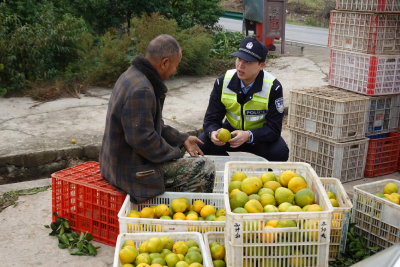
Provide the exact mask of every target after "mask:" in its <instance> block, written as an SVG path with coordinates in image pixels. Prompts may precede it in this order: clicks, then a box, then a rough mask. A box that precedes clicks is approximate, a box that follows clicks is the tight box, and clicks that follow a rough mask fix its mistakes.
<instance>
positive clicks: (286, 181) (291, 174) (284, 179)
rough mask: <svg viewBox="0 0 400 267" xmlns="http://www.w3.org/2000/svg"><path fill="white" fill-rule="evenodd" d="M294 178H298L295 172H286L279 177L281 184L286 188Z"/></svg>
mask: <svg viewBox="0 0 400 267" xmlns="http://www.w3.org/2000/svg"><path fill="white" fill-rule="evenodd" d="M294 177H296V173H294V172H293V171H284V172H282V173H281V175H279V183H280V184H281V185H282V186H284V187H288V184H289V181H290V180H291V179H292V178H294Z"/></svg>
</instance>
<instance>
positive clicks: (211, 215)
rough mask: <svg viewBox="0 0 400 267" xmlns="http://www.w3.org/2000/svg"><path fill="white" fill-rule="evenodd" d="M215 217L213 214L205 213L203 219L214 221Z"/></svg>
mask: <svg viewBox="0 0 400 267" xmlns="http://www.w3.org/2000/svg"><path fill="white" fill-rule="evenodd" d="M216 218H217V216H215V215H214V214H210V215H207V217H205V218H204V219H205V220H206V221H215V219H216Z"/></svg>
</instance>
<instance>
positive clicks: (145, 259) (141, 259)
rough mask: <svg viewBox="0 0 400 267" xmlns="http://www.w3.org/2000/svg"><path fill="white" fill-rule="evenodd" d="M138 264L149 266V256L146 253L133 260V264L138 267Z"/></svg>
mask: <svg viewBox="0 0 400 267" xmlns="http://www.w3.org/2000/svg"><path fill="white" fill-rule="evenodd" d="M140 263H146V264H151V258H150V255H149V254H147V253H140V254H139V255H138V256H137V257H136V260H135V264H136V265H139V264H140Z"/></svg>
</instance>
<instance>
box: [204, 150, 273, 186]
mask: <svg viewBox="0 0 400 267" xmlns="http://www.w3.org/2000/svg"><path fill="white" fill-rule="evenodd" d="M205 157H207V158H209V159H211V160H212V161H213V162H214V165H215V182H214V190H213V193H223V192H224V169H225V163H227V162H228V161H264V162H268V160H266V159H265V158H263V157H259V156H205Z"/></svg>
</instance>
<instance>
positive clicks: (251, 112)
mask: <svg viewBox="0 0 400 267" xmlns="http://www.w3.org/2000/svg"><path fill="white" fill-rule="evenodd" d="M264 114H267V110H265V109H261V110H256V109H250V110H246V111H245V115H246V116H249V115H250V116H251V115H264Z"/></svg>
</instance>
